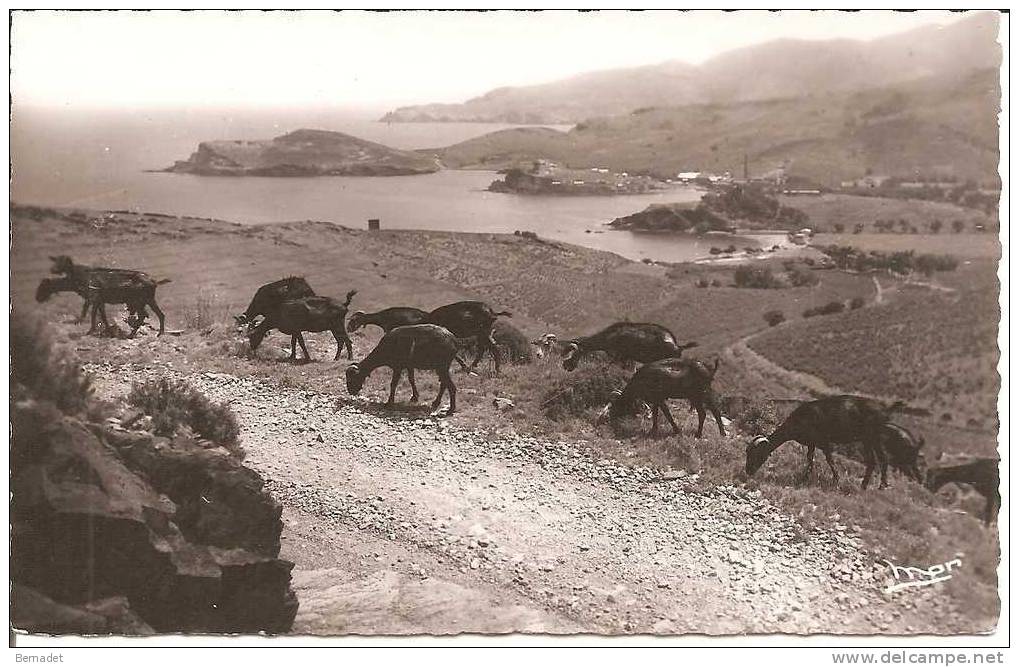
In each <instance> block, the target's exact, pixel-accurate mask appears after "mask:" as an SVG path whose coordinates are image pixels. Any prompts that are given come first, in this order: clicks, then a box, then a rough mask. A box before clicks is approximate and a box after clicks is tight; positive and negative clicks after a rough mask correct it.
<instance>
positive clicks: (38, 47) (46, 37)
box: [11, 10, 961, 109]
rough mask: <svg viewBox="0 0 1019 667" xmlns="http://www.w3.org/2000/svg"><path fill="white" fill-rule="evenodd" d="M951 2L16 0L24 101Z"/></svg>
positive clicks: (548, 58) (334, 83) (619, 61)
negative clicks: (387, 8)
mask: <svg viewBox="0 0 1019 667" xmlns="http://www.w3.org/2000/svg"><path fill="white" fill-rule="evenodd" d="M959 18H961V16H960V15H959V14H951V13H949V12H944V11H937V12H913V13H895V12H884V11H876V10H871V11H865V12H855V13H853V12H834V11H828V12H806V11H786V12H749V11H748V12H733V13H722V12H712V11H702V12H675V11H662V12H658V11H656V12H586V13H581V12H573V11H567V12H425V11H422V12H387V13H379V12H374V13H373V12H354V11H345V12H56V11H43V12H17V11H16V12H14V16H13V21H12V32H11V68H12V72H11V94H12V95H13V97H14V103H15V104H16V105H17V104H19V103H20V104H25V105H31V106H46V107H63V108H124V107H136V108H150V107H166V108H182V107H210V108H216V107H220V108H221V107H232V108H237V107H258V108H278V107H292V106H296V105H302V106H322V107H332V106H346V107H353V108H371V109H386V108H391V107H394V106H398V105H405V104H422V103H428V102H462V101H464V100H466V99H468V98H470V97H474V96H476V95H480V94H483V93H484V92H486V91H488V90H490V89H492V88H496V87H499V86H512V85H527V84H534V83H544V82H547V81H554V80H556V79H560V78H564V77H566V76H570V75H572V74H577V73H580V72H589V71H595V70H601V69H611V68H617V67H630V66H638V65H648V64H654V63H658V62H663V61H666V60H681V61H684V62H689V63H694V64H696V63H700V62H703V61H704V60H707V59H708V58H710V57H712V56H714V55H717V54H719V53H722V52H724V51H728V50H732V49H734V48H739V47H742V46H748V45H751V44H755V43H760V42H765V41H770V40H773V39H779V38H800V39H833V38H850V39H873V38H875V37H881V36H884V35H889V34H893V33H896V32H901V31H905V30H909V29H912V28H915V27H919V26H921V25H925V24H932V23H933V24H937V23H941V24H944V23H949V22H953V21H956V20H959Z"/></svg>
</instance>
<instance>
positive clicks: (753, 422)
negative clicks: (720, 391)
mask: <svg viewBox="0 0 1019 667" xmlns="http://www.w3.org/2000/svg"><path fill="white" fill-rule="evenodd" d="M723 408H724V412H725V413H726V414H727V415H729V416H730V417H731V418H732V421H733V423H734V424H736V426H737V427H738V428H739V430H740V431H742V432H743V433H745V434H747V435H763V434H766V433H770V432H771V431H772V429H774V428H775V426H776V425H777V424H778V422H779V421H780V420H779V418H778V412H777V411H776V410H775V405H774V403H772V402H771V401H766V400H761V399H758V398H747V397H744V396H734V397H729V398H726V399H725V400H724V401H723Z"/></svg>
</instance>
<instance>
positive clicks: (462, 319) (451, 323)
mask: <svg viewBox="0 0 1019 667" xmlns="http://www.w3.org/2000/svg"><path fill="white" fill-rule="evenodd" d="M512 316H513V315H512V313H510V312H509V311H501V312H496V311H495V310H493V309H492V307H491V306H489V305H488V304H487V303H483V302H481V301H458V302H456V303H451V304H449V305H446V306H441V307H439V308H436V309H435V310H433V311H432V312H430V313H428V324H437V325H439V326H440V327H444V328H445V329H448V330H449V332H450V333H452V334H453V335H454V336H456V337H457V338H473V339H474V342H475V344H476V345H477V354H476V356H475V357H474V361H473V362H472V363H471V368H475V367H477V365H478V362H479V361H481V357H482V355H484V354H485V351H486V350H487V351H490V352H491V353H492V358H493V359H494V360H495V371H496V372H497V373H498V372H499V361H500V360H499V349H498V347H497V346H496V343H495V339H494V338H493V337H492V329H493V328H494V327H495V321H496V319H498V318H500V317H512Z"/></svg>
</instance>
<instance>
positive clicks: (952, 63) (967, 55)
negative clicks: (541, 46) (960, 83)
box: [382, 12, 1001, 124]
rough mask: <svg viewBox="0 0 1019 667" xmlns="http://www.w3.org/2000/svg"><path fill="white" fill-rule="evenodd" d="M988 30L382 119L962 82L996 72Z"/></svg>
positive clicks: (982, 16)
mask: <svg viewBox="0 0 1019 667" xmlns="http://www.w3.org/2000/svg"><path fill="white" fill-rule="evenodd" d="M998 23H999V18H998V15H997V14H996V13H993V12H981V13H976V14H972V15H969V16H965V17H964V18H962V19H961V20H959V21H956V22H954V23H950V24H947V25H944V26H940V25H929V26H921V27H919V28H915V29H913V30H910V31H907V32H903V33H898V34H896V35H891V36H887V37H881V38H877V39H873V40H868V41H861V40H849V39H837V40H798V39H781V40H773V41H770V42H764V43H762V44H757V45H753V46H748V47H744V48H740V49H735V50H732V51H727V52H724V53H721V54H719V55H717V56H715V57H713V58H710V59H709V60H707V61H705V62H704V63H702V64H700V65H691V64H688V63H684V62H682V61H678V60H668V61H665V62H662V63H658V64H655V65H646V66H642V67H630V68H619V69H612V70H601V71H595V72H585V73H582V74H578V75H575V76H572V77H568V78H566V79H561V80H558V81H552V82H548V83H542V84H536V85H531V86H517V87H508V86H504V87H500V88H495V89H493V90H490V91H488V92H486V93H484V94H482V95H479V96H476V97H473V98H471V99H469V100H467V101H466V102H464V103H461V104H423V105H413V106H405V107H400V108H398V109H395V110H393V111H391V112H389V113H387V114H386V115H385V116H383V118H382V120H383V121H386V122H411V121H413V122H489V123H493V122H495V123H523V124H568V123H576V122H580V121H583V120H585V119H588V118H595V117H600V116H613V115H620V114H624V113H629V112H631V111H633V110H635V109H639V108H643V107H658V106H683V105H689V104H699V103H731V102H740V101H753V100H764V99H771V98H784V97H790V96H792V97H796V96H803V95H809V94H813V95H818V94H825V93H828V92H853V91H864V90H867V89H871V88H880V87H883V86H887V85H891V84H898V83H903V82H906V81H910V80H914V79H920V78H924V77H927V76H931V75H942V76H946V75H951V76H965V75H966V74H968V73H969V72H972V71H976V70H982V69H990V68H995V67H998V66H1000V63H1001V48H1000V46H999V45H998V43H997V41H996V36H997V31H998Z"/></svg>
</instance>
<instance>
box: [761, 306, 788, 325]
mask: <svg viewBox="0 0 1019 667" xmlns="http://www.w3.org/2000/svg"><path fill="white" fill-rule="evenodd" d="M764 321H765V322H767V323H768V326H769V327H773V326H776V325H779V324H781V323H782V322H785V314H784V313H783V312H782V311H781V310H769V311H768V312H766V313H765V314H764Z"/></svg>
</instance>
